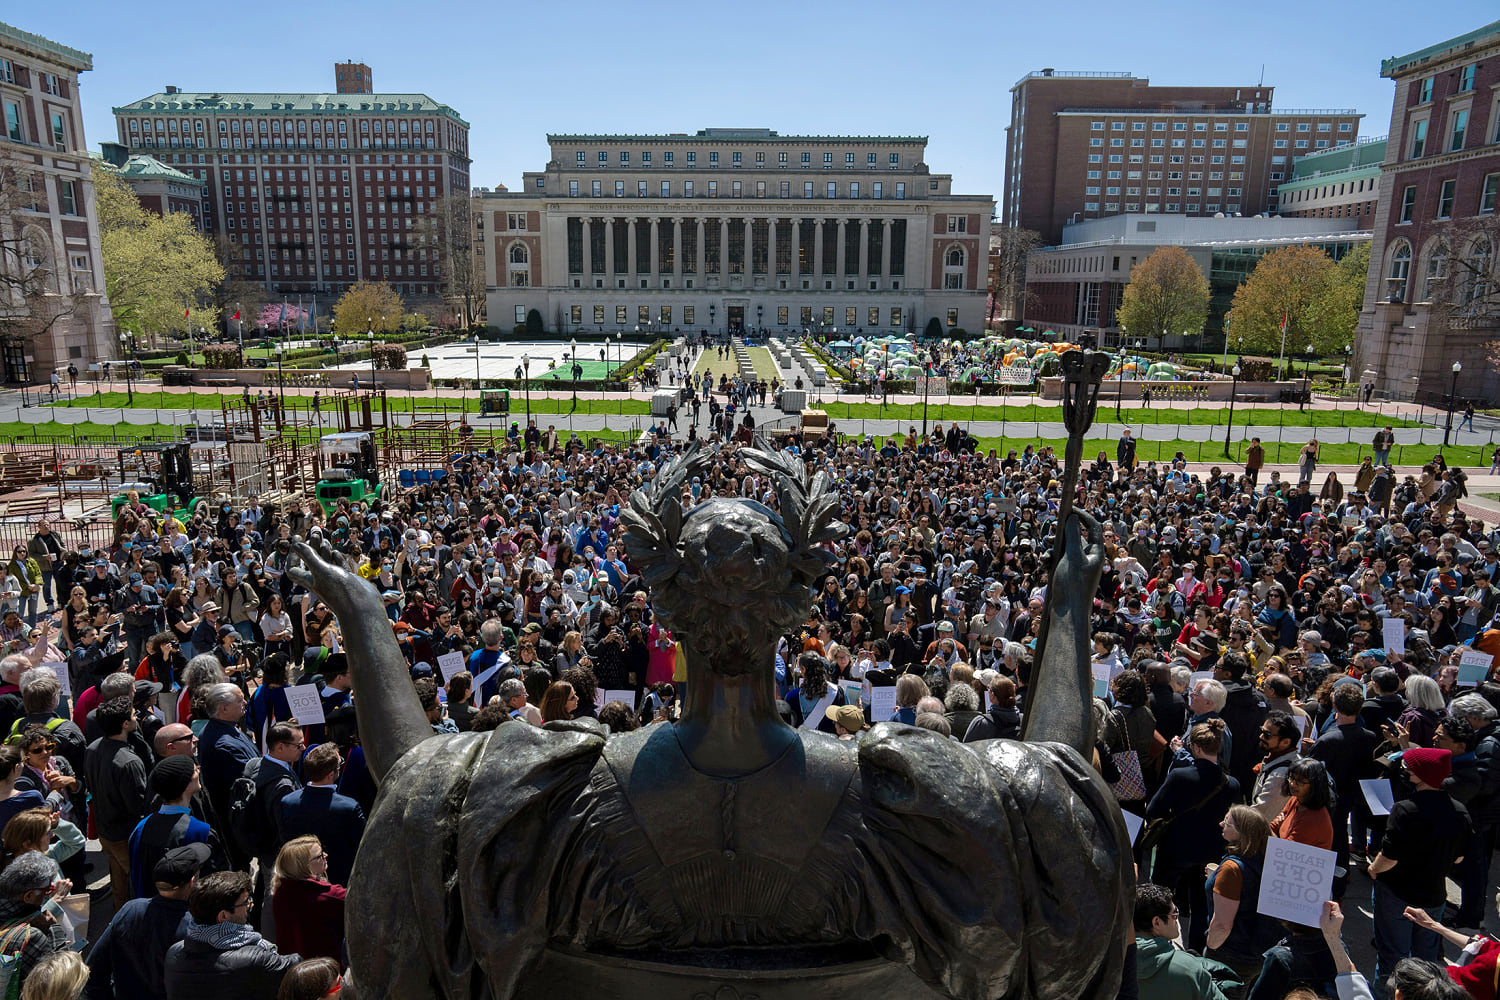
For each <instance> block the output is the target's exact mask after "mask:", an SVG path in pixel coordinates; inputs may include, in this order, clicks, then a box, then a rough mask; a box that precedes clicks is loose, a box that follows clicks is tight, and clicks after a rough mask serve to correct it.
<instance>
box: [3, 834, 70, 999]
mask: <svg viewBox="0 0 1500 1000" xmlns="http://www.w3.org/2000/svg"><path fill="white" fill-rule="evenodd" d="M70 891H72V884H71V883H69V882H68V881H67V880H66V879H63V878H61V876H60V875H59V874H58V871H57V862H55V861H53V860H52V859H51V858H49V857H47V855H45V854H42V853H41V852H40V851H27V852H26V853H25V854H21V855H18V856H17V857H16V859H15V860H14V861H12V862H11V863H10V864H8V865H6V866H5V871H4V872H0V957H3V958H4V959H15V960H16V961H15V963H14V964H12V963H11V962H9V961H6V962H3V963H0V996H3V997H5V998H6V1000H11V998H13V997H19V996H20V995H21V988H22V986H23V985H24V984H25V982H26V977H27V976H29V975H30V974H31V970H32V969H35V968H36V967H37V964H38V963H39V962H41V961H42V959H44V958H46V957H47V956H48V955H51V954H53V952H54V951H56V950H57V949H56V947H55V946H54V943H53V938H52V934H51V932H50V931H49V930H48V929H47V928H50V927H51V926H52V925H53V924H55V923H57V918H56V917H54V916H53V915H52V914H50V913H47V912H45V911H43V910H42V907H43V906H44V905H46V904H47V902H48V901H50V900H52V899H55V898H58V897H59V895H66V894H67V893H68V892H70Z"/></svg>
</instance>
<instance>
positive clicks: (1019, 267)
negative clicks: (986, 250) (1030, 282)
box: [985, 225, 1042, 327]
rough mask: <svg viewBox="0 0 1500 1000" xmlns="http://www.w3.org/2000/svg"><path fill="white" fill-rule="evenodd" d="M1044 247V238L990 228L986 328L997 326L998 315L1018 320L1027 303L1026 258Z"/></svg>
mask: <svg viewBox="0 0 1500 1000" xmlns="http://www.w3.org/2000/svg"><path fill="white" fill-rule="evenodd" d="M1041 245H1042V237H1041V235H1040V234H1039V233H1036V232H1034V231H1032V230H1030V229H1022V228H1020V227H1019V226H999V225H992V226H991V227H990V259H989V300H990V301H989V314H988V316H987V317H986V321H985V326H987V327H992V326H994V324H995V316H996V315H997V314H999V315H1002V316H1005V317H1009V318H1012V319H1013V318H1016V317H1018V316H1020V315H1022V312H1023V306H1024V305H1025V303H1026V255H1027V254H1029V253H1031V251H1033V250H1035V249H1036V248H1037V247H1039V246H1041Z"/></svg>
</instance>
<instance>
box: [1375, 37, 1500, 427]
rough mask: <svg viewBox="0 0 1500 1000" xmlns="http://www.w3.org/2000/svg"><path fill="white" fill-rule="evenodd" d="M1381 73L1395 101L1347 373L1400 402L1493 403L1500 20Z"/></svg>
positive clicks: (1389, 64) (1499, 304)
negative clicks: (1351, 370) (1490, 355)
mask: <svg viewBox="0 0 1500 1000" xmlns="http://www.w3.org/2000/svg"><path fill="white" fill-rule="evenodd" d="M1380 75H1381V76H1384V77H1387V78H1389V79H1391V80H1393V81H1395V84H1396V87H1395V90H1396V93H1395V102H1394V104H1393V105H1392V108H1391V131H1390V137H1389V139H1388V140H1387V142H1386V154H1385V162H1384V164H1383V165H1382V167H1381V177H1380V204H1379V207H1378V208H1377V209H1376V213H1375V241H1374V243H1373V244H1372V245H1371V249H1370V273H1369V279H1368V281H1367V283H1366V285H1365V304H1364V309H1363V311H1362V312H1361V313H1360V317H1359V328H1358V335H1357V337H1356V339H1355V357H1354V367H1355V371H1356V372H1358V373H1359V377H1360V379H1361V381H1368V382H1373V383H1374V384H1375V388H1376V389H1377V390H1378V391H1380V392H1382V393H1387V394H1389V395H1390V396H1392V397H1395V398H1400V399H1411V398H1413V396H1417V397H1420V398H1422V399H1425V400H1427V401H1429V402H1433V403H1438V404H1441V402H1442V401H1443V400H1444V399H1445V398H1446V397H1447V396H1449V394H1450V393H1452V392H1453V391H1454V389H1455V385H1456V390H1457V394H1458V395H1459V396H1460V397H1468V398H1477V399H1491V400H1492V399H1496V398H1500V375H1497V373H1496V372H1495V370H1494V369H1493V368H1492V367H1491V366H1490V365H1489V364H1488V363H1487V361H1486V354H1487V349H1488V348H1489V346H1490V345H1493V344H1494V343H1495V341H1496V340H1500V291H1497V289H1500V274H1497V269H1496V261H1497V259H1500V21H1495V22H1494V23H1491V24H1487V25H1485V26H1484V27H1482V28H1476V29H1475V30H1473V31H1470V32H1468V33H1467V34H1464V35H1460V36H1458V37H1457V38H1450V39H1448V40H1447V41H1442V42H1438V43H1437V44H1436V45H1429V46H1428V47H1426V48H1424V49H1419V50H1417V51H1416V52H1412V53H1409V54H1407V55H1404V56H1396V57H1393V58H1391V59H1386V60H1384V61H1383V62H1382V63H1381V64H1380ZM1455 363H1457V364H1458V365H1459V369H1460V370H1459V371H1457V372H1455V371H1454V370H1453V365H1454V364H1455Z"/></svg>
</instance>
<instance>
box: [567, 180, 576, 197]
mask: <svg viewBox="0 0 1500 1000" xmlns="http://www.w3.org/2000/svg"><path fill="white" fill-rule="evenodd" d="M568 197H569V198H577V197H578V182H577V181H568Z"/></svg>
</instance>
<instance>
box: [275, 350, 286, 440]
mask: <svg viewBox="0 0 1500 1000" xmlns="http://www.w3.org/2000/svg"><path fill="white" fill-rule="evenodd" d="M285 353H286V346H285V345H283V344H279V343H278V344H277V345H276V384H277V390H278V391H277V393H276V395H277V399H278V400H279V402H278V403H277V404H276V406H277V408H278V410H279V412H278V413H277V417H278V418H280V417H281V416H282V415H283V414H285V413H286V369H285V368H284V367H282V363H281V362H282V356H283V355H284V354H285ZM279 422H280V421H279V419H278V423H279Z"/></svg>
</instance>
